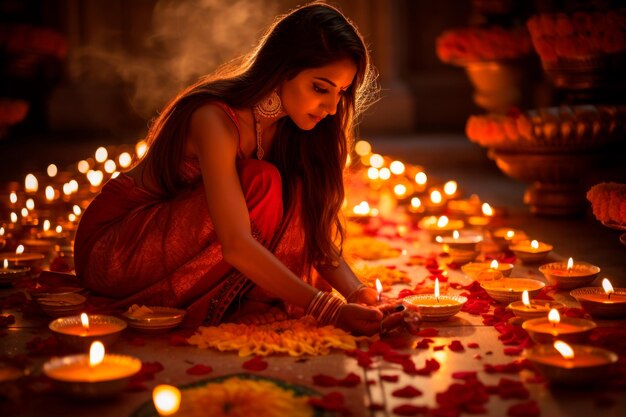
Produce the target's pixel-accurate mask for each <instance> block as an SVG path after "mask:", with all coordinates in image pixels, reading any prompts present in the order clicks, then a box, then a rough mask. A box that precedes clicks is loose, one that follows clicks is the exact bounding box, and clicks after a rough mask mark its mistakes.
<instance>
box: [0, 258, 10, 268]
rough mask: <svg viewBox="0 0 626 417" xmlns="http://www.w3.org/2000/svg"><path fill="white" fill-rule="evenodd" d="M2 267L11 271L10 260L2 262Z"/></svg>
mask: <svg viewBox="0 0 626 417" xmlns="http://www.w3.org/2000/svg"><path fill="white" fill-rule="evenodd" d="M2 266H3V267H4V269H9V260H8V259H5V260H4V262H2Z"/></svg>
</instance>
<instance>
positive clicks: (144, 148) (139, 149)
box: [135, 140, 148, 159]
mask: <svg viewBox="0 0 626 417" xmlns="http://www.w3.org/2000/svg"><path fill="white" fill-rule="evenodd" d="M146 152H148V143H147V142H146V141H145V140H140V141H139V142H137V145H135V153H136V154H137V157H138V158H139V159H141V158H143V157H144V155H145V154H146Z"/></svg>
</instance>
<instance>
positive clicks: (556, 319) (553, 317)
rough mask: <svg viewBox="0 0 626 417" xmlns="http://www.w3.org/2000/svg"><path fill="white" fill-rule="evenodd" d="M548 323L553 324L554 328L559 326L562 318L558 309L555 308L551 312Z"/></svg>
mask: <svg viewBox="0 0 626 417" xmlns="http://www.w3.org/2000/svg"><path fill="white" fill-rule="evenodd" d="M548 321H549V322H550V323H552V327H554V326H556V325H557V324H559V323H560V322H561V316H560V314H559V311H558V310H557V309H556V308H553V309H552V310H550V313H549V314H548Z"/></svg>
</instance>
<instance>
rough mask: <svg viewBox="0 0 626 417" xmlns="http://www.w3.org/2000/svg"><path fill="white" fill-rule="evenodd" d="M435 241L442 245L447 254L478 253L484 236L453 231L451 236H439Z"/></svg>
mask: <svg viewBox="0 0 626 417" xmlns="http://www.w3.org/2000/svg"><path fill="white" fill-rule="evenodd" d="M435 241H436V242H437V243H441V244H442V245H443V251H444V252H447V253H450V251H452V250H465V251H472V252H476V251H477V246H478V244H479V243H480V242H482V241H483V236H482V235H481V234H479V233H474V232H463V233H460V232H459V231H458V230H453V231H452V235H451V236H437V237H436V238H435Z"/></svg>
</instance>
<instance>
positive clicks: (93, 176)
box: [87, 170, 104, 187]
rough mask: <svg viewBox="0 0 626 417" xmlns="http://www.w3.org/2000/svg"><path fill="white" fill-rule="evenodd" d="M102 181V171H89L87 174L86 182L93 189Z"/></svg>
mask: <svg viewBox="0 0 626 417" xmlns="http://www.w3.org/2000/svg"><path fill="white" fill-rule="evenodd" d="M103 179H104V174H103V173H102V171H94V170H90V171H89V172H88V173H87V180H89V183H90V184H91V185H93V186H94V187H97V186H99V185H100V184H102V180H103Z"/></svg>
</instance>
